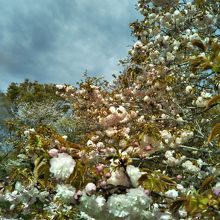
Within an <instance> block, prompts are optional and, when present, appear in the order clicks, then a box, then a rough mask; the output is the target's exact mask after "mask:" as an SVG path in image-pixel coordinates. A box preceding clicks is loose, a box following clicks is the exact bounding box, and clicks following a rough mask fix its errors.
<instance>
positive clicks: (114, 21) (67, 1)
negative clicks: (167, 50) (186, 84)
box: [0, 0, 137, 89]
mask: <svg viewBox="0 0 220 220" xmlns="http://www.w3.org/2000/svg"><path fill="white" fill-rule="evenodd" d="M135 2H136V1H134V0H120V1H119V0H93V1H91V0H77V1H76V0H37V1H36V0H7V1H6V0H0V5H1V7H0V12H1V13H0V80H1V81H0V89H5V88H6V87H7V85H8V84H9V83H10V82H13V81H14V82H21V81H23V80H24V79H25V78H29V79H31V80H38V81H40V82H57V83H73V82H76V81H79V80H80V79H81V74H82V73H83V72H84V71H85V70H88V72H89V73H90V74H91V75H104V76H105V77H106V78H107V79H110V78H111V74H113V73H116V72H118V70H119V68H118V66H117V63H118V60H119V59H121V58H124V57H125V56H126V54H127V50H128V47H126V46H128V45H131V44H132V39H131V37H130V30H129V28H128V25H129V23H130V22H131V21H133V20H135V19H136V18H137V14H136V12H135V9H134V8H135V6H134V5H135Z"/></svg>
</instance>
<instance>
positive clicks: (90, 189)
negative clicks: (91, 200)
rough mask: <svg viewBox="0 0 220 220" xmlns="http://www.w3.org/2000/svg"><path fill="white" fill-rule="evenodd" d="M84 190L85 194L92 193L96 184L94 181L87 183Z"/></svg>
mask: <svg viewBox="0 0 220 220" xmlns="http://www.w3.org/2000/svg"><path fill="white" fill-rule="evenodd" d="M85 191H86V193H87V194H89V195H90V194H92V193H93V192H95V191H96V185H95V184H94V183H87V185H86V187H85Z"/></svg>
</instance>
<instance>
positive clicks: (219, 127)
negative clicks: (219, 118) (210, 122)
mask: <svg viewBox="0 0 220 220" xmlns="http://www.w3.org/2000/svg"><path fill="white" fill-rule="evenodd" d="M219 134H220V123H217V124H216V125H215V126H214V127H213V128H212V131H211V133H210V135H209V137H208V142H211V141H212V140H213V139H214V138H215V137H217V136H219Z"/></svg>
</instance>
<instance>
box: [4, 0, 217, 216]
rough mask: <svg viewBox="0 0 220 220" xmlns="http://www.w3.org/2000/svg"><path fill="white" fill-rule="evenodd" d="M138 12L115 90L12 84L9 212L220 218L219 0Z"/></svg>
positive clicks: (92, 83) (88, 82)
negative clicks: (132, 41)
mask: <svg viewBox="0 0 220 220" xmlns="http://www.w3.org/2000/svg"><path fill="white" fill-rule="evenodd" d="M137 9H138V10H139V11H140V13H141V14H142V15H143V20H141V21H138V20H137V21H135V22H134V23H132V24H131V29H132V34H133V35H134V36H135V37H136V38H137V41H136V42H135V43H134V45H133V46H132V48H131V49H130V50H129V55H128V57H127V59H125V60H122V61H121V64H122V65H124V71H123V73H122V74H120V75H119V76H115V80H114V82H113V83H108V82H106V81H104V80H102V79H98V78H96V77H86V78H85V79H84V80H83V81H81V83H79V85H78V87H73V86H69V85H41V84H39V83H37V82H34V83H32V82H29V81H25V82H24V83H22V84H20V85H17V84H11V85H10V86H9V89H8V91H7V94H6V97H7V98H8V100H9V101H10V102H11V103H12V107H11V109H12V116H11V117H12V120H10V121H8V122H7V126H8V129H9V133H10V134H12V135H13V139H10V143H11V145H12V146H13V150H11V151H10V152H7V155H5V154H2V163H1V171H2V172H1V178H2V186H1V194H0V214H1V215H2V216H3V217H5V218H17V219H90V220H92V219H95V220H99V219H100V220H101V219H103V218H105V219H116V220H119V219H126V220H133V219H161V220H165V219H219V218H220V212H219V210H220V150H219V147H220V121H219V119H220V118H219V115H220V114H219V102H220V95H219V90H220V84H219V73H220V42H219V28H220V27H219V26H220V13H219V10H220V1H216V0H209V1H208V0H207V1H206V0H194V1H184V0H183V1H178V0H151V1H150V0H139V1H138V5H137Z"/></svg>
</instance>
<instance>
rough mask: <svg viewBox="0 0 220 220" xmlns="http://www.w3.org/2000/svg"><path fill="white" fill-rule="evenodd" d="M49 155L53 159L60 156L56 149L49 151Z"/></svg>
mask: <svg viewBox="0 0 220 220" xmlns="http://www.w3.org/2000/svg"><path fill="white" fill-rule="evenodd" d="M48 153H49V155H50V156H51V157H56V156H57V155H58V153H59V151H58V150H57V149H55V148H52V149H50V150H49V151H48Z"/></svg>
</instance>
